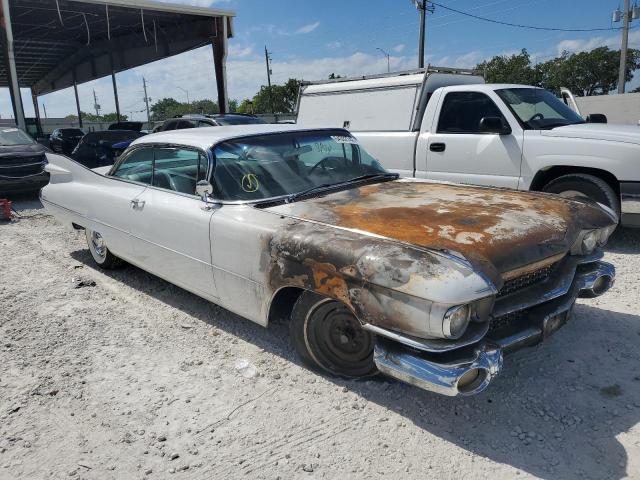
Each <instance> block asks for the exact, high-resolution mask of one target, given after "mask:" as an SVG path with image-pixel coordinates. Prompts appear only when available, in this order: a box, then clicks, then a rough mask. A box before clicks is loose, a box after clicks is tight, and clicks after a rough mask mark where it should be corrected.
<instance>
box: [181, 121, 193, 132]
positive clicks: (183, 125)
mask: <svg viewBox="0 0 640 480" xmlns="http://www.w3.org/2000/svg"><path fill="white" fill-rule="evenodd" d="M195 126H196V124H195V123H194V122H192V121H190V120H180V121H179V122H178V130H183V129H186V128H195Z"/></svg>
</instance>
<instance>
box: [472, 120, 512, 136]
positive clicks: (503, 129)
mask: <svg viewBox="0 0 640 480" xmlns="http://www.w3.org/2000/svg"><path fill="white" fill-rule="evenodd" d="M479 129H480V132H482V133H497V134H498V135H509V134H510V133H511V127H510V126H509V125H508V124H507V123H506V122H505V121H504V120H503V119H502V118H500V117H482V118H481V119H480V124H479Z"/></svg>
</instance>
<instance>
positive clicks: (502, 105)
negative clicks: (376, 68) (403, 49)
mask: <svg viewBox="0 0 640 480" xmlns="http://www.w3.org/2000/svg"><path fill="white" fill-rule="evenodd" d="M340 80H341V81H338V82H331V83H327V82H325V83H322V84H309V85H304V86H303V87H302V89H301V92H300V99H299V105H298V124H299V125H302V126H321V125H322V126H325V127H334V126H339V127H343V128H348V129H349V130H350V131H351V133H352V134H353V135H354V136H355V137H356V138H358V140H359V141H360V142H361V143H362V145H363V146H364V147H365V148H366V149H367V150H368V151H370V152H371V154H372V155H373V156H374V157H376V158H377V159H378V160H380V161H381V162H382V164H383V165H384V166H385V167H387V168H388V169H390V170H392V171H395V172H398V173H400V174H401V175H403V176H412V177H418V178H428V179H434V180H443V181H451V182H456V183H470V184H477V185H487V186H497V187H507V188H514V189H519V190H534V191H545V192H551V193H557V194H560V195H563V196H565V197H585V196H586V197H589V198H591V199H593V200H595V201H596V202H598V203H600V204H601V205H605V206H606V207H608V208H609V209H611V210H613V211H614V212H615V213H616V214H617V215H618V216H619V218H620V219H621V223H622V224H623V225H627V226H635V227H640V129H638V128H637V127H632V126H622V125H608V124H601V123H597V124H596V123H587V122H586V121H585V120H584V119H583V118H582V117H581V116H580V115H578V114H577V113H576V112H575V111H573V110H572V109H571V108H569V107H568V106H567V105H565V104H564V103H563V102H562V101H561V100H559V99H558V98H556V97H555V95H553V94H552V93H551V92H548V91H546V90H544V89H541V88H537V87H531V86H527V85H507V84H484V83H483V80H482V78H481V77H478V76H475V75H473V74H471V73H469V72H466V71H456V72H451V73H442V72H441V71H437V72H433V71H431V70H429V69H427V70H425V71H421V72H419V73H415V72H411V73H406V74H396V75H393V76H379V77H375V78H360V79H357V80H344V79H340Z"/></svg>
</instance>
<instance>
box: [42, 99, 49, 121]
mask: <svg viewBox="0 0 640 480" xmlns="http://www.w3.org/2000/svg"><path fill="white" fill-rule="evenodd" d="M42 110H44V118H49V117H47V106H46V105H45V104H44V102H42Z"/></svg>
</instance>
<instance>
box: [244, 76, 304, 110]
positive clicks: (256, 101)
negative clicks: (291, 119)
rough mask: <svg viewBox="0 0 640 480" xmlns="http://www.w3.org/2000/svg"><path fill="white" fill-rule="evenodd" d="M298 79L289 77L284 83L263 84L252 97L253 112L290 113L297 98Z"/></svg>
mask: <svg viewBox="0 0 640 480" xmlns="http://www.w3.org/2000/svg"><path fill="white" fill-rule="evenodd" d="M300 83H301V82H300V80H296V79H295V78H290V79H289V80H287V83H285V84H284V85H271V86H270V87H268V86H265V85H263V86H262V87H261V88H260V91H259V92H258V93H257V94H256V95H255V96H254V97H253V100H252V102H253V111H254V112H255V113H290V112H293V111H294V109H295V106H296V101H297V100H298V91H299V90H300Z"/></svg>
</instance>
